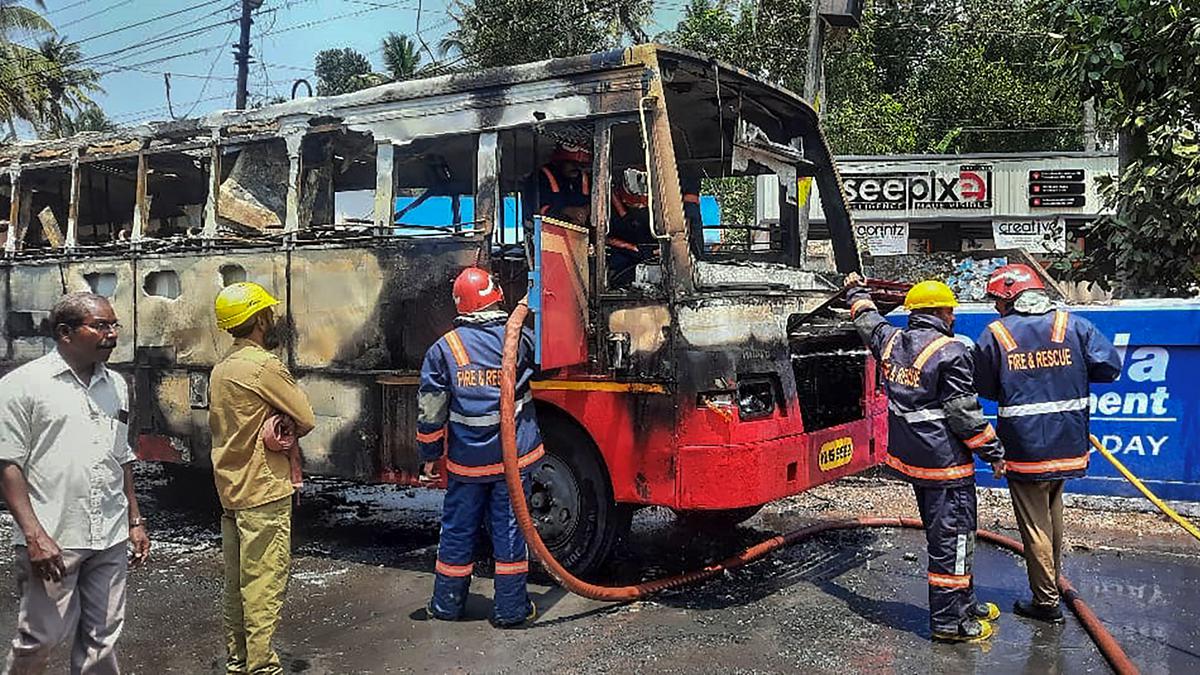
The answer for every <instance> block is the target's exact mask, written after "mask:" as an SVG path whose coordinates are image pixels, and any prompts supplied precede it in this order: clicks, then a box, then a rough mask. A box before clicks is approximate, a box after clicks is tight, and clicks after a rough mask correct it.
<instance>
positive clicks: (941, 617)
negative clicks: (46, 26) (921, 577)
mask: <svg viewBox="0 0 1200 675" xmlns="http://www.w3.org/2000/svg"><path fill="white" fill-rule="evenodd" d="M913 490H914V491H915V492H916V494H917V508H919V509H920V511H921V522H922V523H923V524H924V525H925V542H926V548H927V550H928V552H929V568H928V569H929V626H930V628H932V629H933V631H935V632H946V633H954V632H957V631H958V626H959V624H960V623H962V621H963V619H965V618H967V616H968V610H970V608H971V607H972V606H973V605H974V604H975V584H974V581H973V579H972V577H971V563H972V560H973V559H974V557H975V528H976V525H977V518H978V510H979V509H978V506H977V504H976V502H975V485H974V484H973V483H972V484H970V485H963V486H960V487H950V488H933V487H922V486H920V485H914V486H913Z"/></svg>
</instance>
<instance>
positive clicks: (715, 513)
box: [675, 504, 765, 530]
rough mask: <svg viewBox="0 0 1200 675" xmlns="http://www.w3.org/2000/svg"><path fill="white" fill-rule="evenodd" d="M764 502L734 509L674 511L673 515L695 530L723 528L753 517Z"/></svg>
mask: <svg viewBox="0 0 1200 675" xmlns="http://www.w3.org/2000/svg"><path fill="white" fill-rule="evenodd" d="M763 506H765V504H759V505H758V506H742V507H739V508H736V509H715V510H712V511H700V510H697V511H676V512H675V517H676V518H678V519H679V522H680V523H682V524H683V526H684V527H687V528H690V529H696V530H725V529H729V528H731V527H734V526H736V525H741V524H742V523H744V522H746V521H747V520H750V519H751V518H753V517H754V516H755V515H756V514H757V513H758V512H759V511H761V510H762V507H763Z"/></svg>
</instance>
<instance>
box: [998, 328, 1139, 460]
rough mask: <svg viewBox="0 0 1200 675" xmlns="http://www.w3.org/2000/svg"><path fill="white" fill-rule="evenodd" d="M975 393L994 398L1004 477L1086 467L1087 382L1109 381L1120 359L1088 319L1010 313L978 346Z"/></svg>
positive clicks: (1087, 442) (1116, 374)
mask: <svg viewBox="0 0 1200 675" xmlns="http://www.w3.org/2000/svg"><path fill="white" fill-rule="evenodd" d="M975 351H976V354H975V367H976V371H975V381H976V384H977V386H978V388H979V393H980V395H981V396H983V397H985V398H990V399H993V400H995V401H996V402H997V403H999V407H998V409H997V415H996V416H997V424H996V426H997V431H998V432H999V434H1000V439H1001V440H1002V441H1003V442H1004V449H1005V452H1006V456H1005V464H1006V465H1007V472H1008V478H1009V480H1054V479H1058V478H1073V477H1077V476H1082V475H1084V474H1085V473H1086V472H1087V465H1088V452H1089V447H1090V443H1089V440H1088V433H1089V432H1088V413H1089V391H1088V383H1089V382H1112V381H1113V380H1115V379H1116V378H1117V376H1118V375H1120V373H1121V358H1120V356H1119V355H1118V354H1117V351H1116V350H1115V349H1114V348H1113V346H1112V343H1111V342H1109V341H1108V339H1107V338H1105V337H1104V335H1103V334H1101V333H1100V332H1099V331H1097V330H1096V327H1095V326H1093V325H1092V323H1091V322H1090V321H1088V320H1087V319H1084V318H1082V317H1079V316H1075V315H1073V314H1071V313H1069V312H1067V311H1066V310H1063V309H1052V308H1050V310H1049V311H1046V312H1044V313H1041V314H1024V313H1017V312H1013V313H1010V314H1008V315H1007V316H1005V317H1003V318H1000V319H997V320H996V321H993V322H992V323H991V324H989V325H988V327H987V329H986V330H984V331H983V335H981V336H980V338H979V340H978V342H977V343H976V346H975Z"/></svg>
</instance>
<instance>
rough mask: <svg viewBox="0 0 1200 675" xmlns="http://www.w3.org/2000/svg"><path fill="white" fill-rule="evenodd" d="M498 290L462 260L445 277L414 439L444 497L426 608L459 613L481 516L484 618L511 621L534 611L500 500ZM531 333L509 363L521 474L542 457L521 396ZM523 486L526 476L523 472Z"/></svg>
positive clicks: (504, 499) (513, 525) (503, 489)
mask: <svg viewBox="0 0 1200 675" xmlns="http://www.w3.org/2000/svg"><path fill="white" fill-rule="evenodd" d="M503 299H504V295H503V293H502V292H501V290H500V287H499V286H496V284H495V282H494V281H493V280H492V277H491V275H490V274H488V273H487V272H486V271H484V270H482V269H479V268H477V267H470V268H467V269H465V270H463V272H462V273H461V274H459V275H458V278H457V279H455V281H454V306H455V307H456V308H457V310H458V314H459V316H458V318H457V319H456V320H455V328H454V330H451V331H450V332H449V333H446V334H445V335H444V336H442V337H441V338H440V339H439V340H438V341H437V342H436V343H434V345H433V346H432V347H430V348H429V351H428V352H427V353H426V354H425V362H424V364H422V366H421V383H420V386H419V387H418V390H417V397H418V398H417V401H418V409H419V411H418V415H417V445H418V448H419V450H420V454H421V459H422V461H423V462H424V465H423V466H422V475H423V477H424V478H425V479H427V480H432V479H437V478H438V476H437V475H436V474H435V471H436V461H437V460H438V459H439V458H440V457H442V454H443V451H445V453H446V455H447V456H446V472H447V474H448V475H447V481H446V485H447V488H446V501H445V507H444V509H443V512H442V533H441V539H440V541H439V542H438V554H437V566H436V572H437V574H436V576H435V579H434V583H433V599H432V600H431V601H430V603H429V614H430V616H432V617H433V618H435V619H441V620H446V621H454V620H457V619H459V618H461V617H462V613H463V608H464V605H465V604H466V601H467V590H468V588H469V586H470V582H471V573H472V572H473V571H474V562H473V561H474V555H473V554H474V550H475V537H476V534H477V533H478V532H479V530H480V527H481V526H482V525H483V521H484V518H485V517H486V518H487V519H488V521H487V522H488V525H489V529H490V531H491V537H492V548H493V552H494V555H495V560H496V574H495V604H494V607H493V609H492V616H491V621H492V625H494V626H496V627H498V628H511V627H516V626H520V625H522V624H524V623H526V622H528V621H532V620H533V619H534V618H535V617H536V615H537V610H536V608H535V607H534V605H533V603H532V602H531V601H530V599H529V596H528V595H527V594H526V592H525V577H526V575H527V573H528V572H529V562H528V552H527V551H526V548H525V538H524V537H523V536H522V535H521V530H520V529H518V528H517V522H516V518H515V516H514V515H513V511H512V507H511V506H510V504H509V497H508V486H507V484H506V483H505V482H504V468H503V465H502V464H501V456H500V377H501V368H500V364H501V355H502V350H503V344H504V324H505V322H506V321H507V319H508V314H507V313H506V312H505V311H504V310H502V309H501V308H500V302H501V301H502V300H503ZM532 377H533V340H532V336H531V335H530V333H529V332H528V331H526V332H525V333H524V334H523V335H522V339H521V343H520V354H519V356H518V360H517V382H516V396H517V406H516V411H517V420H516V421H517V446H518V448H517V449H518V453H519V456H520V460H519V461H520V465H521V468H522V473H523V474H526V475H527V474H528V472H529V471H530V470H531V469H532V468H533V466H534V464H535V463H536V462H537V461H538V460H539V459H541V458H542V455H543V454H544V450H543V448H542V440H541V434H540V432H539V431H538V425H537V418H536V417H535V416H534V410H533V404H532V402H531V399H530V393H529V381H530V379H531V378H532ZM526 491H527V493H528V479H526Z"/></svg>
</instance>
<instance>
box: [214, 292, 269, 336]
mask: <svg viewBox="0 0 1200 675" xmlns="http://www.w3.org/2000/svg"><path fill="white" fill-rule="evenodd" d="M278 304H279V301H278V300H276V299H275V298H274V297H272V296H271V294H270V293H268V292H267V289H265V288H263V287H262V286H259V285H258V284H256V283H254V282H251V281H240V282H238V283H236V284H230V285H228V286H226V287H225V288H222V289H221V292H220V293H217V300H216V303H215V305H216V310H217V328H220V329H221V330H229V329H230V328H236V327H237V326H240V325H242V324H243V323H246V321H248V320H249V319H250V318H251V317H253V316H254V315H255V314H258V313H259V312H261V311H262V310H264V309H266V308H267V307H273V306H275V305H278Z"/></svg>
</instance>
